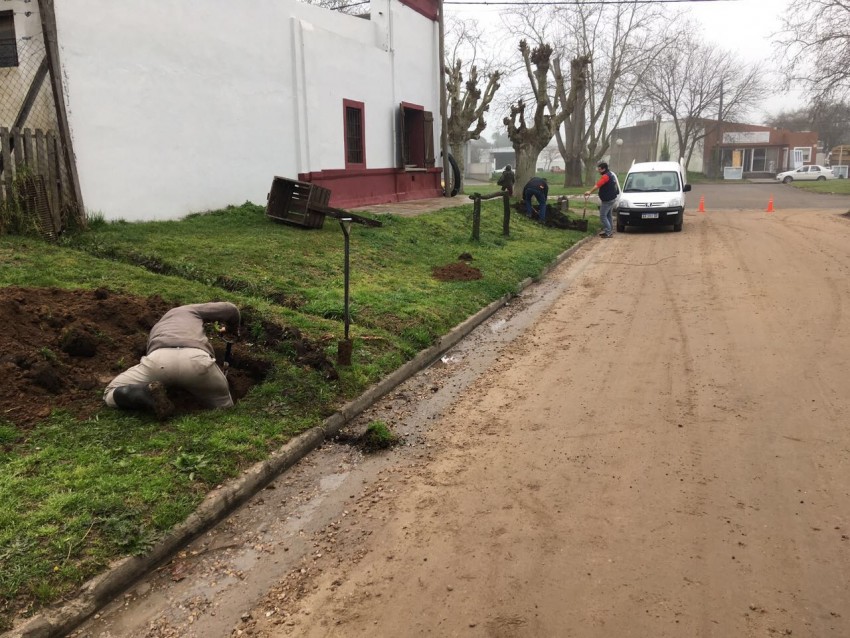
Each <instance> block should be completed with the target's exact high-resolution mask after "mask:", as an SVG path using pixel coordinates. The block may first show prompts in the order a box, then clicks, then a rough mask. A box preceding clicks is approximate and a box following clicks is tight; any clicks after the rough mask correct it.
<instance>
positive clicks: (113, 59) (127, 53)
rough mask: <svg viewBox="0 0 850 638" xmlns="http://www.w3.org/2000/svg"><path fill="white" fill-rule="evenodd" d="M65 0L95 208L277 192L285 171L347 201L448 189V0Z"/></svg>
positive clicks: (62, 9)
mask: <svg viewBox="0 0 850 638" xmlns="http://www.w3.org/2000/svg"><path fill="white" fill-rule="evenodd" d="M34 4H35V3H31V4H29V5H28V6H29V7H33V5H34ZM54 5H55V13H56V28H57V41H58V44H59V59H60V63H61V66H62V73H63V76H62V77H63V88H64V92H65V103H66V108H67V113H68V123H69V127H70V131H71V138H72V141H73V148H74V152H75V155H76V165H77V172H78V174H79V180H80V186H81V191H82V197H83V201H84V203H85V206H86V209H87V210H89V211H93V212H100V213H102V214H103V215H104V216H105V217H106V218H107V219H115V218H123V219H127V220H140V219H154V218H155V219H174V218H177V217H180V216H183V215H185V214H187V213H190V212H194V211H204V210H210V209H216V208H221V207H224V206H226V205H228V204H240V203H242V202H244V201H246V200H249V201H253V202H255V203H265V201H266V195H267V193H268V190H269V187H270V185H271V182H272V179H273V177H274V176H282V177H288V178H291V179H302V180H305V181H311V182H314V183H317V184H320V185H322V186H325V187H327V188H330V189H331V190H332V197H331V202H330V203H331V205H334V206H341V207H346V206H354V205H360V204H368V203H378V202H390V201H399V200H405V199H417V198H422V197H432V196H437V195H439V194H441V192H442V190H441V186H440V180H441V176H440V168H439V167H437V166H435V161H434V158H435V153H434V139H439V133H440V130H439V129H440V126H439V118H434V117H433V116H432V113H434V112H438V110H439V98H440V75H439V54H438V42H439V33H438V28H439V27H438V22H437V15H438V14H437V9H438V4H437V0H372V2H371V14H370V15H369V16H365V19H364V17H355V16H350V15H344V14H341V13H338V12H334V11H330V10H326V9H322V8H318V7H315V6H311V5H306V4H302V3H300V2H296V1H295V0H255V1H254V2H250V3H234V2H228V1H225V0H170V1H169V2H164V1H157V0H153V1H151V0H121V1H120V2H116V1H115V0H54Z"/></svg>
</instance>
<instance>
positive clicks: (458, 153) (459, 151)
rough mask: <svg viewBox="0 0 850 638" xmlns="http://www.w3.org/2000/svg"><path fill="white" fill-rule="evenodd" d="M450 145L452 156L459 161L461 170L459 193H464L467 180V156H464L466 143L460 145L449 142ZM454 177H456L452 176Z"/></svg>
mask: <svg viewBox="0 0 850 638" xmlns="http://www.w3.org/2000/svg"><path fill="white" fill-rule="evenodd" d="M449 147H450V148H451V149H452V157H454V158H455V162H456V163H457V167H458V169H459V171H460V184H459V185H458V186H459V188H458V191H457V192H458V193H463V192H464V190H463V187H464V185H465V180H466V175H465V173H466V158H465V157H464V152H465V150H466V149H465V148H464V145H463V144H461V145H460V146H458V145H457V144H456V143H452V142H450V143H449ZM452 179H454V177H452Z"/></svg>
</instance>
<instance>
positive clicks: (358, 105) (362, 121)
mask: <svg viewBox="0 0 850 638" xmlns="http://www.w3.org/2000/svg"><path fill="white" fill-rule="evenodd" d="M349 106H350V107H351V108H355V109H360V136H361V141H362V148H361V149H360V150H361V151H362V153H363V161H362V162H356V163H355V162H349V161H348V118H347V117H346V112H345V111H346V107H349ZM342 134H343V140H342V148H343V149H344V152H345V168H346V169H364V168H366V107H365V105H364V104H363V102H357V101H356V100H346V99H345V98H343V100H342Z"/></svg>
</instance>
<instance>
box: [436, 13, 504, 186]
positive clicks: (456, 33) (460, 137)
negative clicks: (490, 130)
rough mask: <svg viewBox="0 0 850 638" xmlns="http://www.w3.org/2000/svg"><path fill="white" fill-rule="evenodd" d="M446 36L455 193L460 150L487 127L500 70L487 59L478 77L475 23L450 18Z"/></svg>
mask: <svg viewBox="0 0 850 638" xmlns="http://www.w3.org/2000/svg"><path fill="white" fill-rule="evenodd" d="M447 37H448V39H449V40H451V41H452V43H453V45H452V46H451V47H449V49H448V51H449V53H448V55H447V56H446V57H447V58H448V59H447V60H446V98H447V102H448V115H447V122H446V129H447V131H446V133H447V136H448V141H449V148H450V149H451V152H452V155H453V156H454V158H455V161H456V162H457V164H458V168H459V169H460V175H461V184H460V188H459V192H461V193H462V192H463V179H464V173H465V170H464V169H465V161H466V160H465V153H464V149H465V146H466V143H467V142H469V141H470V140H477V139H479V138H480V137H481V133H482V132H483V131H484V129H485V128H487V122H486V120H485V117H484V115H485V114H486V113H487V112H488V111H489V110H490V103H491V102H492V101H493V97H494V96H495V94H496V91H498V90H499V86H500V84H499V81H500V80H501V77H502V72H501V71H500V70H499V69H497V68H495V65H494V64H493V63H492V62H489V61H487V62H485V63H484V65H485V71H484V73H483V77H482V76H479V72H478V65H477V63H476V62H477V59H478V55H477V53H478V49H479V45H480V44H481V40H482V34H481V31H480V30H479V28H478V27H477V26H476V25H475V24H472V23H469V22H464V21H454V22H453V23H452V24H451V25H450V28H449V29H448V33H447ZM464 58H466V60H464ZM464 73H466V78H464ZM484 77H486V84H485V85H484V88H483V90H482V88H481V86H480V85H481V83H482V81H483V79H484Z"/></svg>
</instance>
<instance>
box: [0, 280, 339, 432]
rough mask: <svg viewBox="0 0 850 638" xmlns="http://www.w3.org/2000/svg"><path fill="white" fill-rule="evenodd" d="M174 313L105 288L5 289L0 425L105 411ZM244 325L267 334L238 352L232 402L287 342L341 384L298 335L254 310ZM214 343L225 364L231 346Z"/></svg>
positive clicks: (179, 397) (159, 302) (184, 403)
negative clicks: (109, 394)
mask: <svg viewBox="0 0 850 638" xmlns="http://www.w3.org/2000/svg"><path fill="white" fill-rule="evenodd" d="M172 307H174V304H172V303H169V302H166V301H165V300H163V299H162V298H161V297H159V296H156V295H155V296H152V297H136V296H131V295H126V294H120V293H116V292H112V291H109V290H107V289H104V288H99V289H97V290H61V289H58V288H19V287H14V286H10V287H6V288H2V289H0V322H2V325H3V326H4V329H3V330H2V331H0V375H2V378H3V383H2V385H0V422H2V421H4V420H5V421H9V422H12V423H14V424H15V425H17V426H18V427H20V428H28V427H32V425H34V424H35V423H37V422H38V421H40V420H42V419H44V418H46V417H47V416H49V415H50V413H51V411H52V410H56V409H60V410H67V411H68V412H70V413H71V414H73V415H74V416H76V417H78V418H81V419H83V418H87V417H90V416H92V415H93V414H94V413H95V412H97V411H98V410H100V409H101V408H102V407H103V402H102V392H103V388H104V387H105V386H106V384H107V383H108V382H109V381H110V380H111V379H112V378H113V377H115V376H116V375H117V374H119V373H120V372H122V371H124V370H126V369H127V368H129V367H130V366H133V365H135V364H136V363H138V361H139V359H140V358H141V357H142V356H143V355H144V354H145V346H146V343H147V336H148V332H149V331H150V329H151V327H153V325H154V324H155V323H156V322H157V321H158V320H159V318H160V317H161V316H162V315H163V314H165V312H167V311H168V310H170V309H171V308H172ZM242 320H243V325H251V324H254V323H256V324H258V325H259V326H260V327H261V330H258V331H257V332H259V333H260V334H261V335H262V336H261V337H260V338H259V339H257V340H253V342H252V343H248V342H246V341H241V342H237V343H235V344H234V346H233V352H232V363H231V366H230V369H229V372H228V377H227V378H228V381H229V382H230V391H231V394H232V395H233V399H234V401H239V400H240V399H241V398H242V397H244V396H245V395H246V394H247V392H248V391H249V390H250V389H251V387H252V386H254V385H256V384H258V383H260V382H262V381H263V380H264V379H265V377H266V376H267V375H268V372H269V370H270V367H271V364H270V363H269V362H268V361H266V360H265V359H264V358H263V355H264V353H266V352H267V351H268V350H270V349H274V348H278V347H280V346H281V344H283V343H284V342H286V346H287V350H288V351H290V352H294V355H293V356H294V357H295V359H296V361H298V362H299V363H301V364H303V365H307V366H310V367H313V368H316V369H318V370H321V371H322V372H323V374H324V375H325V377H326V378H327V379H335V378H336V370H335V369H334V367H333V365H332V364H331V363H330V362H329V361H328V360H327V359H326V358H325V356H324V354H323V353H322V349H321V347H320V346H319V345H317V344H313V343H311V342H310V341H309V340H307V339H304V338H303V337H302V336H301V335H300V333H299V332H298V331H297V330H296V329H293V328H286V327H282V326H278V325H276V324H272V323H268V322H265V321H260V320H257V319H254V317H253V312H252V310H251V309H250V308H245V309H242ZM212 343H213V347H214V348H215V351H216V359H217V360H218V361H219V362H221V361H222V360H223V355H224V351H225V348H226V344H225V343H224V342H223V341H222V340H220V339H213V340H212ZM169 396H170V397H171V398H172V400H173V401H174V403H175V405H176V407H177V410H178V412H188V411H192V410H195V409H198V406H197V405H195V404H194V403H193V401H192V398H191V397H190V396H188V395H186V394H185V393H181V392H179V391H174V390H169Z"/></svg>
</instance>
